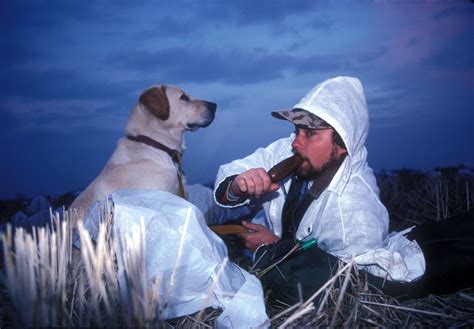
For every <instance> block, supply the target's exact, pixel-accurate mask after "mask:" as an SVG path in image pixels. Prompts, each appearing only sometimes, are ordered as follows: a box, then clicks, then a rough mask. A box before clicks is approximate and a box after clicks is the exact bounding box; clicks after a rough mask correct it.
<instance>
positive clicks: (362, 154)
mask: <svg viewBox="0 0 474 329" xmlns="http://www.w3.org/2000/svg"><path fill="white" fill-rule="evenodd" d="M272 115H273V116H274V117H276V118H278V119H284V120H288V121H290V122H291V123H293V124H294V125H295V129H296V131H295V134H292V135H291V136H290V137H288V138H283V139H280V140H277V141H275V142H273V143H272V144H270V145H269V146H267V147H266V148H260V149H258V150H256V151H255V152H254V153H253V154H251V155H249V156H247V157H245V158H243V159H239V160H235V161H233V162H231V163H229V164H226V165H223V166H221V168H220V169H219V172H218V174H217V179H216V189H215V201H216V202H217V203H218V204H219V205H221V206H222V207H238V206H242V205H246V204H249V203H261V204H262V205H263V208H264V210H265V217H266V219H267V221H268V223H267V224H266V225H260V224H255V223H250V222H243V223H242V225H243V226H244V227H245V228H247V229H248V233H242V234H240V235H239V237H240V238H241V239H242V240H243V242H244V244H245V246H246V247H247V248H248V249H250V250H251V251H255V250H257V249H258V248H259V247H260V246H265V245H269V244H270V245H271V244H274V243H276V242H279V243H281V242H283V240H290V241H291V240H294V241H308V240H309V239H315V240H317V246H318V248H313V249H315V250H316V251H313V252H312V253H313V255H312V256H311V257H310V258H311V260H308V259H303V258H301V257H300V259H303V262H304V263H305V264H307V266H306V265H305V266H303V267H304V268H305V269H306V270H309V272H308V273H309V274H308V273H306V274H304V276H306V277H305V278H301V280H302V281H303V288H305V287H306V286H308V284H306V285H305V282H309V288H310V289H311V290H313V289H316V288H317V287H318V286H320V285H321V284H322V282H324V281H321V278H319V279H316V278H309V279H308V275H309V276H311V271H312V270H314V271H313V272H314V273H326V274H327V273H328V271H325V270H324V268H325V267H327V261H326V262H324V261H323V262H319V263H315V261H313V260H314V259H317V258H321V257H320V255H327V256H328V257H329V258H330V259H335V258H336V257H337V258H339V259H342V260H346V261H349V260H351V259H352V258H353V259H354V260H355V262H356V263H357V264H358V265H359V266H360V267H361V268H364V269H365V270H367V271H368V272H370V273H372V274H374V275H376V276H379V277H384V278H387V279H389V280H396V281H404V282H410V281H412V280H414V279H416V278H418V277H419V276H421V275H422V274H423V272H424V269H425V262H424V257H423V253H422V251H421V249H420V248H419V246H418V244H417V243H416V242H415V241H408V240H407V239H406V238H405V237H404V236H403V234H392V235H389V234H388V213H387V210H386V209H385V207H384V206H383V204H382V203H381V202H380V199H379V189H378V187H377V184H376V180H375V176H374V174H373V171H372V169H370V167H369V166H368V164H367V150H366V148H365V146H364V143H365V140H366V137H367V132H368V127H369V120H368V110H367V104H366V101H365V96H364V92H363V89H362V85H361V83H360V81H359V80H358V79H356V78H352V77H336V78H333V79H329V80H326V81H324V82H322V83H320V84H318V85H316V86H315V87H314V88H313V89H312V90H311V91H310V92H309V93H308V94H307V95H306V96H304V97H303V98H302V99H301V100H300V101H299V102H298V103H297V104H296V105H295V106H294V107H293V108H292V109H291V110H284V111H277V112H272ZM294 153H296V154H298V155H299V156H300V157H301V158H302V160H303V161H302V164H301V165H300V166H299V168H298V169H297V172H296V174H295V175H294V176H293V177H290V178H288V179H286V180H284V181H283V182H281V184H275V183H272V182H271V179H270V177H269V175H268V174H267V172H268V170H269V169H270V168H271V167H272V166H274V165H275V164H276V163H278V162H280V161H281V160H283V159H285V158H288V157H290V156H292V155H293V154H294ZM304 185H307V187H306V188H305V187H304ZM301 189H303V190H304V191H306V192H302V194H303V195H302V196H301V197H300V195H299V194H300V193H299V192H300V190H301ZM298 199H302V201H298ZM402 233H405V232H402ZM315 252H316V253H317V254H314V253H315ZM318 255H319V256H318ZM297 258H298V257H297ZM325 264H326V265H325ZM300 265H301V264H299V265H298V266H300ZM320 270H322V272H318V271H320ZM313 276H314V275H313ZM318 280H319V281H318ZM324 280H327V277H325V278H324ZM313 281H317V282H315V283H314V282H313ZM296 283H297V282H294V285H295V284H296ZM300 283H301V282H300ZM313 283H314V284H313ZM292 289H293V292H291V293H290V294H293V295H294V287H292ZM313 292H314V291H313ZM310 293H312V292H310ZM303 294H304V291H303ZM304 295H305V294H304ZM306 296H308V294H306ZM291 299H293V300H294V299H295V298H294V296H292V298H290V300H291Z"/></svg>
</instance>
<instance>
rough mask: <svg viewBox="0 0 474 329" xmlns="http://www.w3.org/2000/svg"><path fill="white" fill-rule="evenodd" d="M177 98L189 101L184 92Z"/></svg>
mask: <svg viewBox="0 0 474 329" xmlns="http://www.w3.org/2000/svg"><path fill="white" fill-rule="evenodd" d="M179 99H182V100H183V101H189V97H188V95H186V94H182V95H181V97H180V98H179Z"/></svg>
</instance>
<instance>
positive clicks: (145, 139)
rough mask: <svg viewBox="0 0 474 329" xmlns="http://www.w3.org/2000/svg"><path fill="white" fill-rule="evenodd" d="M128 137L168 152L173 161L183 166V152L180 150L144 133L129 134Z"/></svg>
mask: <svg viewBox="0 0 474 329" xmlns="http://www.w3.org/2000/svg"><path fill="white" fill-rule="evenodd" d="M127 138H128V139H130V140H132V141H134V142H139V143H143V144H146V145H149V146H152V147H154V148H157V149H159V150H162V151H165V152H166V153H168V154H169V156H170V157H171V159H172V160H173V162H175V163H176V164H178V165H179V166H180V167H181V153H180V152H178V151H177V150H173V149H170V148H169V147H168V146H166V145H163V144H161V143H160V142H157V141H156V140H154V139H151V138H150V137H148V136H144V135H137V136H132V135H127Z"/></svg>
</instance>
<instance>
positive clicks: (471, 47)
mask: <svg viewBox="0 0 474 329" xmlns="http://www.w3.org/2000/svg"><path fill="white" fill-rule="evenodd" d="M473 31H474V26H473V29H470V30H468V31H466V32H465V33H463V34H461V35H459V36H458V37H456V38H453V39H451V40H449V41H448V42H446V43H445V44H444V45H443V47H442V48H441V49H440V50H439V51H438V52H436V53H434V54H433V55H432V56H431V57H429V58H428V59H426V60H425V63H426V64H428V65H432V66H436V67H439V68H443V69H473V68H474V43H473V42H472V37H473V34H472V33H473Z"/></svg>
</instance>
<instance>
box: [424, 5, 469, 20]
mask: <svg viewBox="0 0 474 329" xmlns="http://www.w3.org/2000/svg"><path fill="white" fill-rule="evenodd" d="M452 16H458V17H466V18H469V19H474V5H473V4H472V3H471V4H468V3H466V2H465V3H462V2H460V1H459V2H458V3H457V5H456V6H453V7H449V8H444V9H442V10H440V11H439V12H437V13H436V14H434V15H433V19H434V20H436V21H439V20H443V19H446V18H449V17H452Z"/></svg>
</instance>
